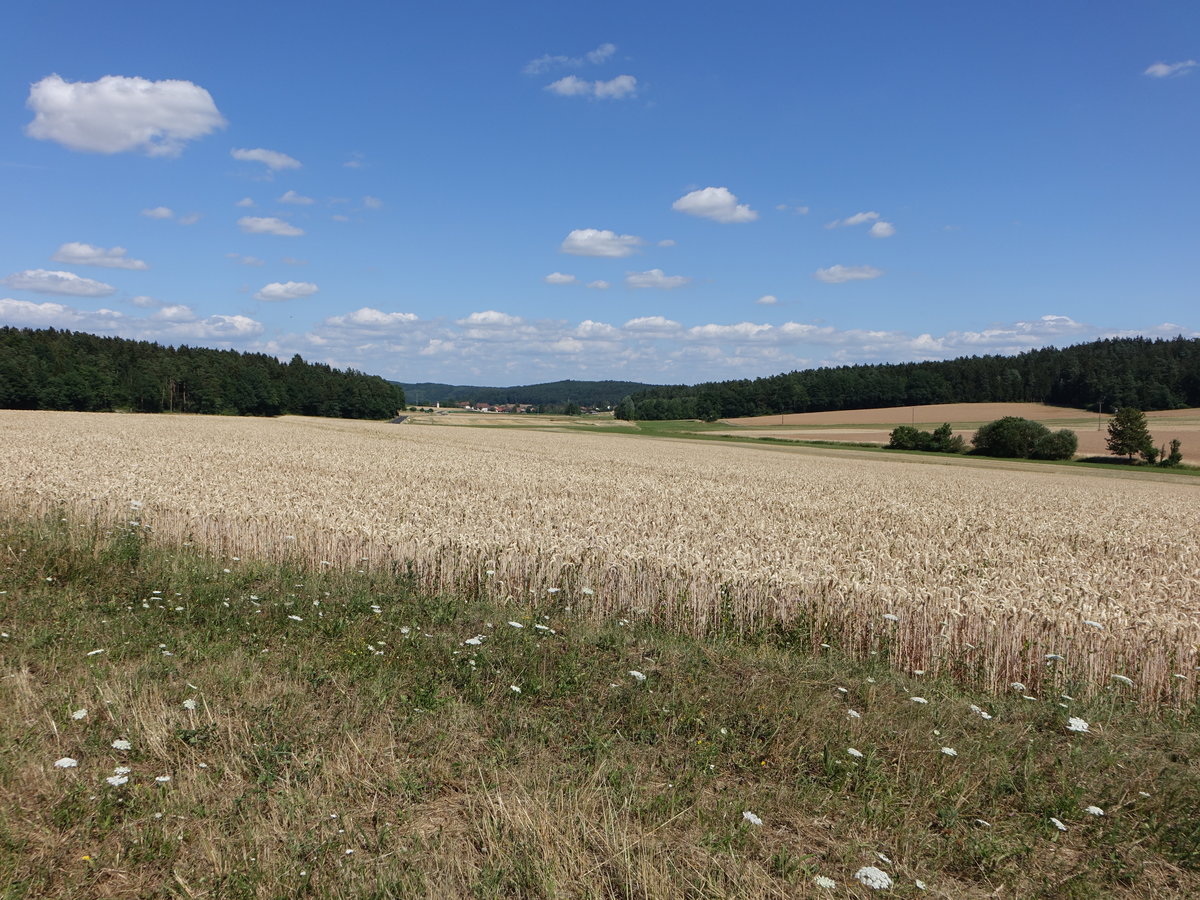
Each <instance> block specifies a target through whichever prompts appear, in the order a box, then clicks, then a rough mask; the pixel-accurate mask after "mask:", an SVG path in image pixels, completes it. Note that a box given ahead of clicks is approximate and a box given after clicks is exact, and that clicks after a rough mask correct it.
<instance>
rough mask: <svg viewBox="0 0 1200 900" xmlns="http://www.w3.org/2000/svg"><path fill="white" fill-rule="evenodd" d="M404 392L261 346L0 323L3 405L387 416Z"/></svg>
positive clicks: (400, 406) (400, 403)
mask: <svg viewBox="0 0 1200 900" xmlns="http://www.w3.org/2000/svg"><path fill="white" fill-rule="evenodd" d="M404 401H405V398H404V391H403V390H401V389H400V388H399V387H397V386H396V385H394V384H392V383H391V382H389V381H385V380H384V379H383V378H379V377H378V376H375V375H364V374H363V373H362V372H356V371H354V370H353V369H347V370H344V371H343V370H341V369H334V368H331V367H330V366H327V365H323V364H321V363H308V362H305V361H304V360H303V359H301V358H300V357H299V356H293V357H292V360H291V362H288V363H281V362H280V361H279V360H277V359H276V358H275V357H273V356H268V355H266V354H263V353H239V352H237V351H236V350H212V349H209V348H206V347H164V346H162V345H161V344H155V343H151V342H149V341H131V340H126V339H125V338H118V337H97V336H96V335H93V334H83V333H81V332H72V331H58V330H56V329H53V328H49V329H29V328H8V327H0V408H5V409H69V410H82V411H104V410H129V411H132V412H187V413H210V414H222V415H242V416H277V415H283V414H285V413H293V414H296V415H305V416H335V417H339V418H346V419H383V418H388V417H391V416H394V415H395V414H396V411H397V410H399V409H403V408H404V405H405V402H404Z"/></svg>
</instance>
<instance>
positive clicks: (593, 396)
mask: <svg viewBox="0 0 1200 900" xmlns="http://www.w3.org/2000/svg"><path fill="white" fill-rule="evenodd" d="M400 387H402V388H404V394H405V396H407V397H408V402H409V403H415V404H417V405H418V406H430V405H432V404H434V403H444V404H451V403H458V402H461V401H466V402H468V403H492V404H496V403H501V404H502V403H530V404H533V405H534V406H546V405H555V404H565V403H574V404H576V405H577V406H593V407H596V406H615V405H616V404H617V403H618V402H619V401H620V400H621V398H622V397H627V396H628V395H629V394H632V393H633V392H635V391H643V390H647V389H649V388H653V387H655V385H652V384H642V383H641V382H637V381H571V380H567V381H548V382H545V383H543V384H526V385H517V386H514V387H479V386H477V385H469V384H437V383H435V382H421V383H419V384H400Z"/></svg>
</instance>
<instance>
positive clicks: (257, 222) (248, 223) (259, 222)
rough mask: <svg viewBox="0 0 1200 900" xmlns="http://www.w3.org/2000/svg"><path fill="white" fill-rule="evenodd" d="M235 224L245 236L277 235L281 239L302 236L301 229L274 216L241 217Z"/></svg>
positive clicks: (302, 231)
mask: <svg viewBox="0 0 1200 900" xmlns="http://www.w3.org/2000/svg"><path fill="white" fill-rule="evenodd" d="M237 223H238V226H239V227H240V228H241V229H242V231H244V232H245V233H246V234H277V235H280V236H282V237H299V236H300V235H302V234H304V230H303V229H301V228H297V227H296V226H295V225H289V224H288V223H287V222H285V221H283V219H277V218H275V217H274V216H265V217H264V216H242V217H241V218H240V219H238V221H237Z"/></svg>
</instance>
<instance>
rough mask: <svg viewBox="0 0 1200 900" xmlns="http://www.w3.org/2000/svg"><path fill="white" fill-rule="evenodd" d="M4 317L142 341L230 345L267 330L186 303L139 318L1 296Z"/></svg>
mask: <svg viewBox="0 0 1200 900" xmlns="http://www.w3.org/2000/svg"><path fill="white" fill-rule="evenodd" d="M143 299H149V298H143ZM153 305H155V306H158V305H159V304H153ZM0 320H3V321H5V322H11V323H13V324H19V325H24V326H27V327H33V328H69V329H72V330H74V331H87V332H91V333H93V334H119V335H122V336H124V337H129V338H135V339H139V340H155V341H166V342H174V343H182V342H185V341H187V342H196V341H205V342H213V343H217V344H226V345H228V344H233V343H236V342H240V341H245V340H248V339H250V338H255V337H258V336H259V335H261V334H262V333H263V330H264V329H263V325H262V323H261V322H256V321H255V320H254V319H251V318H249V317H247V316H225V315H214V316H208V317H206V318H203V319H202V318H199V317H198V316H197V315H196V314H195V312H193V311H192V309H191V308H190V307H187V306H184V305H182V304H169V305H162V306H161V308H160V309H158V310H157V311H156V312H154V313H153V314H152V315H150V316H146V317H139V316H127V315H125V314H124V313H121V312H118V311H116V310H112V309H97V310H84V309H77V308H75V307H72V306H67V305H65V304H62V303H30V302H28V301H25V300H9V299H0Z"/></svg>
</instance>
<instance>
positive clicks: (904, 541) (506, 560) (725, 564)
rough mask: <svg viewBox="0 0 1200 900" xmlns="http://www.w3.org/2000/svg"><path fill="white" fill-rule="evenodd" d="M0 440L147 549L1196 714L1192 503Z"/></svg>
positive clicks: (886, 475) (445, 442)
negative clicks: (823, 649) (804, 647)
mask: <svg viewBox="0 0 1200 900" xmlns="http://www.w3.org/2000/svg"><path fill="white" fill-rule="evenodd" d="M0 428H2V429H3V431H4V433H5V435H6V440H5V441H4V443H3V446H0V490H2V495H3V497H4V498H5V500H7V501H8V502H9V503H11V504H15V505H25V504H29V503H33V504H37V503H49V502H54V501H59V500H65V501H67V502H69V503H70V504H71V505H72V506H73V507H75V508H78V509H80V510H82V511H87V512H96V513H102V514H105V515H108V514H113V513H117V512H120V511H126V512H127V511H128V507H129V504H130V502H131V501H138V502H140V503H143V504H144V509H143V510H142V512H141V513H139V514H138V517H139V518H144V520H145V521H146V522H147V523H149V524H150V525H151V526H152V527H153V529H154V532H155V534H156V535H158V536H160V537H161V538H162V539H164V540H170V541H174V540H190V541H195V542H199V543H200V544H202V545H204V546H209V547H214V548H219V549H221V550H223V551H225V552H231V553H234V554H237V555H246V556H265V557H270V556H282V555H288V554H300V555H301V556H302V557H305V558H308V559H311V560H314V561H326V562H328V563H330V564H332V565H334V566H352V565H357V564H358V563H359V562H360V561H363V560H365V561H366V563H367V564H368V565H370V566H381V565H392V564H394V563H396V562H402V563H407V564H411V565H412V566H413V568H414V571H415V572H416V573H417V574H418V575H419V577H420V578H421V579H422V581H423V583H424V584H425V585H427V586H429V587H432V588H436V589H457V590H461V589H464V588H465V589H469V590H472V591H475V590H482V591H484V592H485V593H486V594H488V595H489V596H494V597H498V598H501V599H503V598H505V597H511V598H514V599H515V600H517V601H518V602H526V601H529V602H533V603H535V604H548V605H554V604H556V603H558V602H559V599H557V598H556V595H555V594H553V593H549V591H550V589H552V588H558V589H562V590H563V591H565V592H566V593H564V595H563V596H567V595H568V594H569V595H570V596H572V597H573V598H575V599H574V600H573V601H572V603H573V604H574V610H575V611H576V612H579V613H582V614H585V615H591V616H594V617H597V618H604V617H609V616H612V615H618V614H620V615H627V614H630V613H634V614H644V615H646V616H648V617H650V618H651V619H653V620H654V621H656V622H660V623H664V624H670V625H672V626H674V627H678V628H680V629H683V630H685V631H690V632H695V633H705V632H713V631H721V630H725V629H737V630H747V629H755V628H761V627H774V626H781V627H794V628H797V629H799V632H798V633H802V634H803V635H805V639H806V640H808V641H809V642H811V645H812V646H813V648H814V649H816V648H817V645H819V644H821V643H823V642H824V643H830V644H835V645H837V646H840V647H842V648H844V649H845V650H846V651H847V652H849V653H851V654H860V655H866V654H869V653H872V652H879V651H885V652H887V653H888V654H889V655H890V658H891V660H892V662H893V664H894V665H896V666H897V667H899V668H901V669H920V670H925V671H928V672H931V673H937V672H946V671H949V672H953V673H955V674H956V675H958V676H960V677H962V678H963V679H965V680H967V681H971V682H974V683H978V684H982V685H985V686H987V687H988V688H990V689H992V690H996V691H1001V690H1005V689H1007V686H1008V685H1009V683H1010V682H1014V681H1019V682H1023V683H1025V684H1026V685H1028V686H1029V687H1030V688H1031V689H1032V690H1043V691H1050V690H1052V689H1055V688H1066V687H1069V688H1070V689H1071V690H1073V691H1079V692H1083V691H1086V690H1098V689H1101V688H1106V689H1107V688H1110V687H1111V686H1112V685H1113V682H1112V681H1111V676H1112V675H1114V674H1117V675H1124V676H1128V677H1129V678H1132V679H1133V681H1134V687H1133V688H1130V689H1128V690H1130V691H1132V692H1134V693H1136V694H1138V695H1139V696H1141V697H1143V698H1146V699H1150V700H1154V701H1166V702H1172V703H1176V702H1182V701H1185V700H1187V699H1190V698H1191V697H1193V696H1194V695H1195V688H1194V684H1195V679H1194V676H1195V671H1194V669H1195V665H1196V662H1197V660H1196V647H1197V642H1198V641H1200V578H1198V577H1197V573H1198V572H1200V545H1198V543H1197V540H1196V535H1197V534H1198V533H1200V504H1198V503H1196V502H1195V500H1196V488H1195V487H1192V486H1190V485H1180V484H1174V483H1153V482H1147V481H1142V480H1126V479H1112V478H1103V477H1098V476H1091V475H1089V474H1086V473H1084V472H1081V471H1069V472H1068V471H1062V470H1046V471H1037V472H1027V471H1017V470H1006V469H982V468H968V467H958V466H954V467H942V466H939V467H931V466H923V465H911V464H908V463H906V462H904V461H898V460H891V459H887V460H881V459H877V458H863V459H845V458H837V459H831V458H825V457H821V456H819V455H814V454H812V453H806V454H805V453H790V452H757V451H756V448H753V447H746V446H740V445H714V444H704V445H692V444H680V443H675V442H662V441H647V440H639V439H632V438H620V437H616V436H605V435H588V434H578V433H575V434H557V433H540V432H538V433H535V432H528V431H517V432H513V431H508V430H500V429H486V430H484V429H462V428H454V429H441V428H422V427H413V426H391V425H383V424H376V423H361V422H358V423H356V422H346V421H330V420H308V419H299V418H288V419H281V420H267V421H264V420H249V419H223V418H198V417H196V418H193V417H189V418H182V417H168V416H118V415H90V414H83V413H23V412H2V413H0ZM489 573H490V574H489ZM585 588H586V589H587V590H586V591H584V589H585ZM588 592H590V593H588ZM885 613H887V614H893V615H895V616H897V617H898V618H899V621H898V622H892V621H890V620H886V619H884V618H883V616H884V614H885ZM1086 621H1094V622H1097V623H1099V624H1100V625H1101V626H1102V627H1100V628H1097V627H1093V626H1091V625H1087V624H1085V622H1086ZM1049 654H1059V655H1062V656H1064V657H1065V658H1066V659H1065V662H1059V663H1053V664H1047V662H1046V659H1047V656H1048V655H1049ZM1176 676H1182V677H1176ZM1121 690H1126V689H1125V688H1121Z"/></svg>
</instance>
